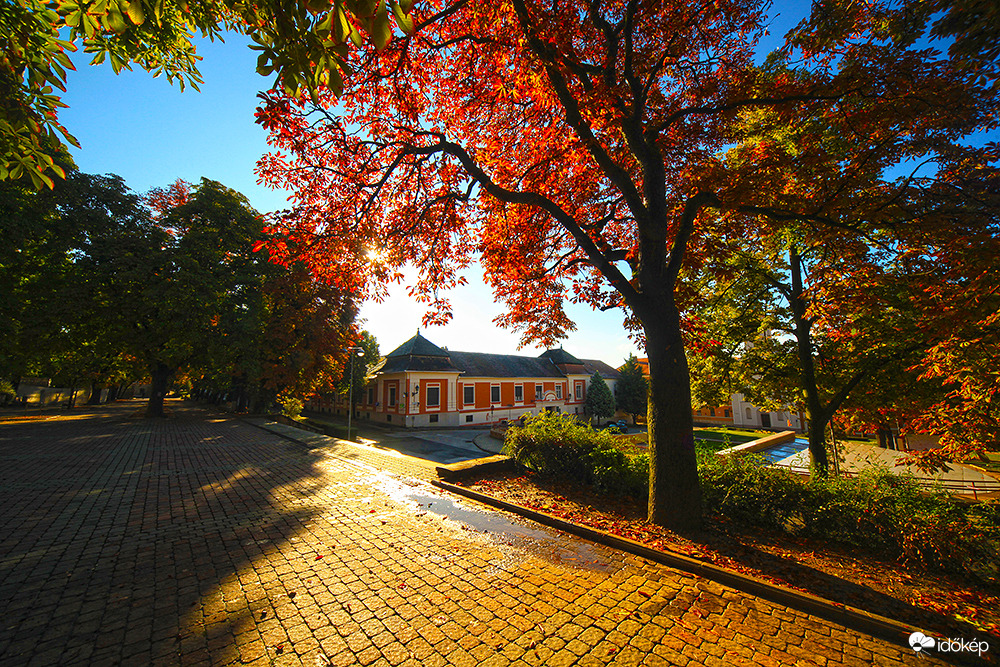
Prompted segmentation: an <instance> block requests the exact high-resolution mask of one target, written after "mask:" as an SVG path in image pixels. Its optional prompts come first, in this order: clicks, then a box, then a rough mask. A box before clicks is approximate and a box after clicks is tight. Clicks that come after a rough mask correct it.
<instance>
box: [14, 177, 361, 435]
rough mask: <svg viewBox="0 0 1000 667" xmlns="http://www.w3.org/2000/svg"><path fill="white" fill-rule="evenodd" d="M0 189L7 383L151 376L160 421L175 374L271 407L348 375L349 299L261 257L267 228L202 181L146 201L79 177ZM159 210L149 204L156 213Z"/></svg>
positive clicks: (96, 382) (297, 269)
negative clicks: (31, 378) (6, 241)
mask: <svg viewBox="0 0 1000 667" xmlns="http://www.w3.org/2000/svg"><path fill="white" fill-rule="evenodd" d="M24 180H26V179H22V181H21V182H17V183H4V184H0V188H3V189H4V190H6V191H7V192H9V193H11V195H12V196H11V197H9V198H5V199H3V201H4V208H3V209H0V230H2V231H3V233H4V235H5V237H8V238H11V239H12V241H13V242H14V244H15V245H14V246H12V247H9V248H8V247H5V248H3V249H2V250H0V287H3V288H5V289H4V291H3V297H2V299H3V300H2V301H0V321H2V322H3V324H4V341H3V345H2V346H0V375H2V376H3V377H5V378H9V379H10V380H13V381H15V382H16V381H17V380H18V379H19V378H20V377H22V376H24V375H38V376H50V377H53V378H56V379H59V380H62V381H63V382H66V383H71V384H73V385H74V386H79V384H80V383H83V382H89V383H91V384H92V385H93V386H94V387H95V388H97V387H104V386H109V385H117V384H122V383H124V384H128V383H131V382H135V381H138V380H141V379H143V378H146V377H149V376H152V379H153V384H154V389H153V394H154V396H153V398H152V399H151V401H150V413H151V414H153V415H158V414H161V413H162V399H163V395H164V394H165V393H166V390H167V382H168V379H169V378H170V376H171V375H174V374H178V373H179V374H182V375H183V376H184V378H185V379H186V380H187V381H189V382H192V383H194V384H195V385H196V386H197V387H198V388H199V390H201V391H207V390H208V389H212V390H219V391H221V392H224V393H227V394H231V395H232V396H233V398H234V400H236V401H237V402H239V403H240V404H241V405H242V406H243V407H257V408H259V407H262V406H263V404H264V403H266V402H267V401H269V400H273V399H274V398H275V397H276V396H277V395H278V394H280V393H287V394H290V395H293V396H297V397H302V396H306V395H308V394H309V393H311V392H312V391H314V390H315V389H317V388H319V387H326V388H331V387H332V386H333V384H334V382H335V381H336V380H337V379H338V378H339V377H340V372H341V366H342V360H343V358H344V356H345V355H344V353H343V351H342V347H343V345H344V344H345V341H347V340H350V339H351V337H352V336H353V333H352V331H353V320H354V316H355V313H356V308H355V306H354V302H353V299H352V298H351V295H350V294H347V293H345V292H343V291H341V290H338V289H336V288H335V287H333V286H330V285H326V284H323V283H319V282H317V281H315V280H314V279H313V277H312V275H311V273H310V272H309V271H308V270H306V268H305V267H304V266H303V265H301V264H299V265H294V264H293V265H290V266H287V267H286V266H279V265H276V264H274V263H271V262H270V261H269V258H268V256H267V254H266V253H265V252H261V251H259V250H255V249H254V247H255V244H259V243H262V242H263V240H264V237H263V232H262V226H263V221H262V220H261V217H260V216H259V214H258V213H257V212H256V211H254V210H253V209H252V208H251V207H250V205H249V202H248V201H247V200H246V198H245V197H243V196H242V195H241V194H239V193H238V192H236V191H234V190H231V189H230V188H227V187H225V186H224V185H222V184H220V183H217V182H215V181H210V180H207V179H203V180H202V182H201V183H199V184H198V185H197V186H191V185H189V184H187V183H184V182H182V181H179V182H177V183H175V184H173V185H172V186H170V187H168V188H163V189H160V190H157V191H154V192H153V193H151V194H150V195H148V196H147V197H145V198H141V197H139V196H138V195H136V194H134V193H132V192H131V191H130V190H129V189H128V188H127V186H126V185H125V183H124V182H123V181H122V179H121V178H119V177H117V176H91V175H88V174H82V173H79V172H76V171H70V172H69V173H68V175H67V178H66V179H65V180H61V181H59V182H57V183H56V184H55V187H54V188H53V189H52V190H44V191H41V192H35V191H33V190H32V189H31V187H30V184H26V183H24V182H23V181H24ZM147 204H149V205H147Z"/></svg>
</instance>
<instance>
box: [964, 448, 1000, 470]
mask: <svg viewBox="0 0 1000 667" xmlns="http://www.w3.org/2000/svg"><path fill="white" fill-rule="evenodd" d="M986 458H987V459H988V461H983V460H982V459H980V458H974V459H968V460H966V461H962V463H965V464H968V465H971V466H976V467H977V468H982V469H983V470H989V471H990V472H1000V452H987V453H986Z"/></svg>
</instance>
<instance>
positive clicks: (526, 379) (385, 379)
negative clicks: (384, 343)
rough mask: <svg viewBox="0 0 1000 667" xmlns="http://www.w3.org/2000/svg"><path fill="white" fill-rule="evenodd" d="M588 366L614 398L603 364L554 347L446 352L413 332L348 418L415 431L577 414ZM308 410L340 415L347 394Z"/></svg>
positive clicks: (613, 373) (374, 373)
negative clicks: (526, 351) (521, 352)
mask: <svg viewBox="0 0 1000 667" xmlns="http://www.w3.org/2000/svg"><path fill="white" fill-rule="evenodd" d="M595 371H596V372H600V374H601V376H602V377H603V378H604V380H605V382H606V383H607V384H608V388H609V389H610V390H611V393H612V395H613V394H614V392H615V384H616V382H617V381H618V379H619V378H620V375H619V373H618V371H617V370H615V369H614V368H612V367H611V366H609V365H608V364H606V363H604V362H603V361H598V360H595V359H577V358H576V357H574V356H573V355H572V354H570V353H569V352H566V351H565V350H563V349H561V348H559V349H552V350H547V351H545V352H544V353H542V354H541V355H539V356H538V357H526V356H518V355H509V354H490V353H485V352H456V351H449V350H447V349H445V348H441V347H438V346H437V345H435V344H434V343H432V342H431V341H429V340H427V339H426V338H424V337H423V336H421V335H420V332H419V331H418V332H417V335H416V336H414V337H413V338H411V339H409V340H408V341H406V342H405V343H403V344H402V345H400V346H399V347H398V348H396V349H395V350H393V351H392V352H390V353H389V354H387V355H386V356H385V357H383V358H382V359H380V360H379V363H378V364H377V365H376V366H374V367H373V368H372V369H370V370H369V373H368V385H367V386H366V387H365V390H364V391H363V392H361V393H362V395H361V396H355V397H354V417H355V418H356V419H367V420H370V421H373V422H376V423H383V424H387V425H388V424H391V425H394V426H400V427H404V428H420V427H453V426H478V427H482V426H488V425H491V424H495V423H497V422H499V421H502V420H505V419H506V420H513V419H517V418H519V417H521V416H522V415H524V414H526V413H530V414H538V413H540V412H542V411H546V410H547V411H552V412H563V413H568V414H579V415H582V414H583V413H584V405H585V402H586V400H587V391H588V390H589V385H590V380H591V377H592V376H593V374H594V372H595ZM309 407H310V408H311V409H314V410H320V411H324V412H333V413H337V414H345V415H346V414H347V409H348V407H347V397H344V396H338V397H336V399H333V400H324V399H320V398H317V399H314V401H312V402H310V404H309Z"/></svg>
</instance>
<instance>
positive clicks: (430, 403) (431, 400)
mask: <svg viewBox="0 0 1000 667" xmlns="http://www.w3.org/2000/svg"><path fill="white" fill-rule="evenodd" d="M440 405H441V387H436V386H435V387H427V407H429V408H436V407H438V406H440Z"/></svg>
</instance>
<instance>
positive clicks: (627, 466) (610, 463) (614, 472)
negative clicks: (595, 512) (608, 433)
mask: <svg viewBox="0 0 1000 667" xmlns="http://www.w3.org/2000/svg"><path fill="white" fill-rule="evenodd" d="M583 461H584V464H585V465H586V466H587V468H588V470H589V471H590V480H591V482H592V483H593V485H594V486H595V487H597V488H598V489H599V490H601V491H604V492H606V493H613V494H615V495H629V496H637V497H643V496H645V495H646V494H647V493H648V492H649V455H648V454H639V455H638V456H634V457H630V456H627V455H626V454H625V453H624V452H622V451H621V450H620V449H617V448H616V447H614V446H611V447H608V446H606V445H603V444H601V445H598V446H597V447H595V448H594V449H592V450H591V451H590V452H589V453H588V454H586V455H585V456H584V457H583Z"/></svg>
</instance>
